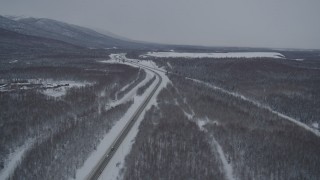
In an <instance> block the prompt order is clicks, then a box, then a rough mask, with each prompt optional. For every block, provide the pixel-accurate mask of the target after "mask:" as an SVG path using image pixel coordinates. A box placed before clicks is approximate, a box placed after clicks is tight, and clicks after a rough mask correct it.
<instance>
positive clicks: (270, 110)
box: [186, 78, 320, 137]
mask: <svg viewBox="0 0 320 180" xmlns="http://www.w3.org/2000/svg"><path fill="white" fill-rule="evenodd" d="M186 79H189V80H191V81H194V82H196V83H200V84H203V85H206V86H208V87H210V88H212V89H215V90H218V91H220V92H223V93H226V94H229V95H231V96H234V97H236V98H240V99H242V100H244V101H247V102H250V103H252V104H253V105H255V106H257V107H259V108H263V109H266V110H268V111H269V112H271V113H273V114H275V115H277V116H279V117H281V118H283V119H286V120H288V121H290V122H292V123H294V124H296V125H298V126H300V127H301V128H304V129H305V130H307V131H310V132H312V133H313V134H314V135H316V136H318V137H320V132H319V131H318V130H317V129H314V128H312V127H310V126H308V125H307V124H305V123H302V122H300V121H298V120H296V119H294V118H292V117H289V116H287V115H285V114H283V113H281V112H278V111H276V110H273V109H272V108H271V107H269V106H267V105H265V104H261V103H260V102H258V101H255V100H253V99H250V98H248V97H245V96H243V95H241V94H238V93H236V92H231V91H228V90H226V89H223V88H221V87H218V86H214V85H212V84H210V83H207V82H204V81H200V80H198V79H192V78H186Z"/></svg>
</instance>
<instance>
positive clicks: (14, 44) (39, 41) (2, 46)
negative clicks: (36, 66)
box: [0, 28, 84, 56]
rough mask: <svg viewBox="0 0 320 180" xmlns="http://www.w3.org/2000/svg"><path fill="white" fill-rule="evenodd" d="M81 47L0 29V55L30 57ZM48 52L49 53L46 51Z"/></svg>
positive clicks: (79, 48)
mask: <svg viewBox="0 0 320 180" xmlns="http://www.w3.org/2000/svg"><path fill="white" fill-rule="evenodd" d="M81 49H84V48H83V47H80V46H76V45H73V44H69V43H66V42H63V41H59V40H54V39H49V38H43V37H37V36H31V35H25V34H20V33H17V32H14V31H9V30H6V29H3V28H0V54H2V55H3V56H4V55H7V54H15V55H30V54H34V53H36V54H40V53H42V52H46V53H47V52H51V53H53V52H66V51H74V50H77V51H79V50H81ZM48 50H50V51H48Z"/></svg>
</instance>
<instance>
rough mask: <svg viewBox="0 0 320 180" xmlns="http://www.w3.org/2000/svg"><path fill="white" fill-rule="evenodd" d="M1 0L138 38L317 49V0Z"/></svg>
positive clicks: (6, 11)
mask: <svg viewBox="0 0 320 180" xmlns="http://www.w3.org/2000/svg"><path fill="white" fill-rule="evenodd" d="M0 4H1V6H0V13H1V14H2V15H22V16H26V17H29V16H31V17H39V18H50V19H56V20H60V21H64V22H68V23H72V24H77V25H82V26H87V27H90V28H99V29H103V30H107V31H110V32H113V33H115V34H118V35H121V36H123V37H127V38H130V39H133V40H139V41H147V42H156V43H170V44H185V45H186V44H187V45H205V46H232V47H236V46H241V47H270V48H304V49H320V36H319V32H320V23H319V22H318V21H319V20H318V18H319V17H320V11H319V7H320V1H318V0H307V1H301V0H281V1H279V0H268V1H261V0H242V1H238V0H198V1H194V0H174V1H172V0H162V1H156V0H135V1H131V0H106V1H103V0H90V1H88V0H68V1H64V0H55V1H51V0H28V1H21V0H1V3H0ZM177 22H179V23H177Z"/></svg>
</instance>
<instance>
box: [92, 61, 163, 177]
mask: <svg viewBox="0 0 320 180" xmlns="http://www.w3.org/2000/svg"><path fill="white" fill-rule="evenodd" d="M135 65H137V64H135ZM140 67H141V68H144V69H148V70H149V71H152V72H153V73H154V74H155V75H157V77H158V82H157V85H156V86H155V87H154V88H153V89H152V91H151V93H150V94H149V95H148V96H147V97H146V98H145V100H144V101H143V103H142V104H141V105H140V106H139V108H138V109H137V111H136V112H135V113H134V114H133V115H132V117H131V119H130V120H129V121H128V122H127V124H126V126H125V127H124V128H123V129H122V131H121V133H119V135H118V137H117V138H116V139H115V140H114V141H113V143H112V145H111V146H110V147H109V149H108V150H107V151H106V152H105V154H104V156H103V158H102V159H101V160H100V161H99V162H98V164H97V165H96V166H95V168H94V169H93V170H92V171H91V173H90V174H89V175H88V177H87V179H90V180H96V179H99V177H100V176H101V174H102V173H103V171H104V169H105V168H106V166H107V165H108V163H109V162H110V161H111V159H112V157H113V156H114V154H115V153H116V151H117V150H118V148H119V146H120V145H121V143H122V142H123V141H124V140H125V138H126V137H127V135H128V133H129V132H130V130H131V129H132V127H133V126H134V125H135V123H136V121H137V120H138V119H139V117H140V115H141V114H142V112H143V111H144V110H145V108H146V106H147V105H148V103H149V102H150V100H151V99H152V98H153V97H154V96H155V92H156V91H157V90H158V89H159V86H160V84H161V82H162V77H161V76H160V75H159V73H157V72H155V71H154V70H151V69H150V68H146V67H143V66H140Z"/></svg>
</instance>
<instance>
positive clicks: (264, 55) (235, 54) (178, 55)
mask: <svg viewBox="0 0 320 180" xmlns="http://www.w3.org/2000/svg"><path fill="white" fill-rule="evenodd" d="M141 57H164V58H170V57H173V58H277V59H284V58H285V56H284V55H282V54H281V53H277V52H228V53H180V52H148V53H147V54H145V55H141Z"/></svg>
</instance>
